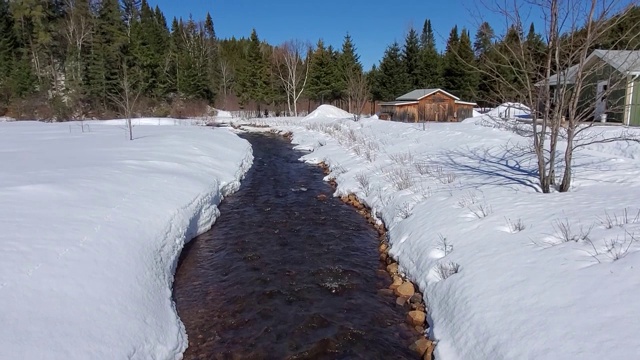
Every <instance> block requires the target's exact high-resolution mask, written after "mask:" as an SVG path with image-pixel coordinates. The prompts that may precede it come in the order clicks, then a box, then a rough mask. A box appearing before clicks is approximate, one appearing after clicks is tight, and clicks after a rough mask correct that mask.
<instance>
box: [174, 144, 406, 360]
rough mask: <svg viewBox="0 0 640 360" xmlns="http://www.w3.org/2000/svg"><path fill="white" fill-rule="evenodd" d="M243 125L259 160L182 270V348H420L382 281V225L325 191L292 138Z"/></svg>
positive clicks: (221, 354) (314, 354)
mask: <svg viewBox="0 0 640 360" xmlns="http://www.w3.org/2000/svg"><path fill="white" fill-rule="evenodd" d="M245 137H246V138H247V140H249V141H250V142H251V143H252V145H253V149H254V156H255V159H256V160H255V161H254V166H253V168H252V170H251V171H250V172H249V174H248V176H247V178H246V179H245V181H244V182H243V184H242V187H241V188H240V190H239V191H238V192H237V193H236V194H234V195H232V196H230V197H229V198H228V199H226V200H225V202H224V203H223V204H222V205H221V207H220V210H221V213H222V216H221V217H220V218H219V219H218V221H217V223H216V225H215V226H214V227H213V228H212V229H211V230H210V231H209V232H207V233H205V234H203V235H201V236H199V237H198V238H196V239H195V240H194V241H192V242H191V243H190V244H189V245H188V246H187V248H186V249H185V250H184V251H183V256H182V257H181V260H180V264H179V266H178V269H177V272H176V277H175V283H174V298H175V300H176V305H177V309H178V314H179V315H180V318H181V319H182V321H183V322H184V324H185V327H186V330H187V334H188V337H189V348H188V349H187V351H186V353H185V354H184V356H185V359H354V358H362V359H415V358H417V356H416V355H415V354H414V353H413V352H411V351H410V350H409V348H408V347H409V345H410V344H411V343H412V342H413V340H415V339H414V337H415V335H411V333H410V331H408V330H410V328H409V327H408V326H407V325H406V324H405V314H404V311H403V310H402V309H401V308H398V307H396V306H395V305H394V299H390V298H389V297H385V296H381V295H378V293H377V291H378V289H379V288H380V287H381V286H382V287H384V286H386V285H388V284H389V282H390V280H389V279H388V277H386V278H381V276H380V275H379V274H378V273H377V269H378V267H379V260H378V253H377V250H376V249H377V245H378V242H377V237H378V235H377V233H376V232H375V230H374V229H372V228H371V226H369V225H368V224H367V222H366V221H365V220H364V218H362V217H361V216H360V215H358V214H357V213H356V212H355V211H353V209H351V208H350V207H349V206H347V205H345V204H343V203H342V202H340V201H339V200H338V199H337V198H333V197H330V196H329V197H327V198H326V199H323V201H319V200H318V199H317V197H318V195H320V194H330V193H331V191H332V190H331V189H330V187H329V185H328V184H326V183H324V182H323V181H322V178H323V174H322V172H321V170H320V169H319V168H316V167H313V166H311V165H307V164H303V163H300V162H299V161H298V158H299V157H300V156H301V153H299V152H296V151H293V150H291V146H290V144H288V143H287V142H285V141H283V140H282V139H280V138H278V137H275V136H273V135H254V134H248V135H245ZM292 189H293V190H295V191H292ZM302 189H304V191H303V190H302Z"/></svg>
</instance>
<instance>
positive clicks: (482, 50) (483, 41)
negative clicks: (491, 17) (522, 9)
mask: <svg viewBox="0 0 640 360" xmlns="http://www.w3.org/2000/svg"><path fill="white" fill-rule="evenodd" d="M493 37H494V31H493V29H492V28H491V25H489V23H487V22H483V23H482V24H481V25H480V27H479V28H478V31H477V32H476V37H475V40H474V43H473V50H474V52H475V55H476V62H477V66H478V68H479V69H480V71H481V73H480V76H479V83H478V94H477V96H476V102H477V103H478V105H480V106H481V107H488V106H492V105H494V101H493V98H494V97H495V95H496V89H495V87H496V81H495V79H494V78H492V76H491V75H489V74H490V73H491V72H492V71H491V67H492V66H493V63H494V61H495V60H496V54H495V46H494V44H493Z"/></svg>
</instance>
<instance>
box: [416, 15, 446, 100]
mask: <svg viewBox="0 0 640 360" xmlns="http://www.w3.org/2000/svg"><path fill="white" fill-rule="evenodd" d="M441 62H442V59H441V57H440V54H439V53H438V50H437V49H436V39H435V35H434V34H433V29H432V28H431V20H429V19H427V20H425V22H424V27H423V30H422V35H421V37H420V67H419V71H420V83H419V84H418V87H420V88H437V87H440V86H441V83H442V80H441V76H440V74H441V67H442V64H441Z"/></svg>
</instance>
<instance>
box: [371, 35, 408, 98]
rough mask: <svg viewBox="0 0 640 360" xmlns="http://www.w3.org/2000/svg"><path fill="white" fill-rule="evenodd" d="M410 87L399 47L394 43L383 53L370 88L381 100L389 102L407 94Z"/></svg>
mask: <svg viewBox="0 0 640 360" xmlns="http://www.w3.org/2000/svg"><path fill="white" fill-rule="evenodd" d="M410 87H411V85H410V83H409V76H408V74H407V71H406V65H405V63H404V62H403V59H402V55H401V50H400V45H399V44H398V43H397V42H394V43H393V44H391V45H390V46H389V47H387V49H386V50H385V52H384V57H383V58H382V61H381V62H380V68H379V69H378V72H377V75H376V78H375V81H374V86H373V87H372V88H373V89H374V91H375V93H376V94H377V97H379V98H380V99H381V100H384V101H390V100H393V99H395V98H396V97H398V96H400V95H402V94H404V93H405V92H407V89H408V88H410Z"/></svg>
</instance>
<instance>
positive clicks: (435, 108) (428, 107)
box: [416, 92, 457, 121]
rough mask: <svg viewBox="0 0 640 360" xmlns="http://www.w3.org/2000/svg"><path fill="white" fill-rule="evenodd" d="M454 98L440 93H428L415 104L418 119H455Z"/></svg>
mask: <svg viewBox="0 0 640 360" xmlns="http://www.w3.org/2000/svg"><path fill="white" fill-rule="evenodd" d="M455 105H456V104H455V100H454V99H452V98H450V97H448V96H446V95H444V94H442V93H439V92H438V93H435V94H433V95H429V96H427V97H425V98H424V99H422V100H420V101H419V102H418V105H417V106H416V108H417V109H416V111H417V119H418V121H456V120H457V119H456V112H455V110H456V109H455V108H456V106H455Z"/></svg>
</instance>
